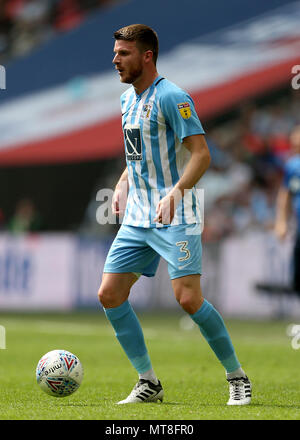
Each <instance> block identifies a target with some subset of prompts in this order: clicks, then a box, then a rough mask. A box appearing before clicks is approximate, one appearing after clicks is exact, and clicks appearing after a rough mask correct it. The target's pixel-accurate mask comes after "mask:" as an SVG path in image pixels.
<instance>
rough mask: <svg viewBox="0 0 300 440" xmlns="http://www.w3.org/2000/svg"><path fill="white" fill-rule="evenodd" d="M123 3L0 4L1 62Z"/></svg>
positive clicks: (17, 0) (20, 0)
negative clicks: (87, 18)
mask: <svg viewBox="0 0 300 440" xmlns="http://www.w3.org/2000/svg"><path fill="white" fill-rule="evenodd" d="M114 1H121V0H1V1H0V62H1V63H3V64H5V63H6V62H7V61H8V60H9V59H10V58H13V57H17V56H22V55H26V54H27V53H29V52H30V51H31V50H32V49H33V48H34V47H37V46H38V45H39V44H42V43H43V42H45V41H47V40H49V39H50V38H52V37H53V36H55V35H56V34H57V32H65V31H68V30H70V29H72V28H74V27H76V26H78V25H79V24H80V23H81V22H82V21H83V20H85V18H86V17H87V16H88V15H89V13H90V12H91V11H95V10H96V9H97V8H101V7H103V6H104V5H105V4H107V3H112V2H114Z"/></svg>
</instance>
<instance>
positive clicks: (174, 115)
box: [160, 91, 205, 142]
mask: <svg viewBox="0 0 300 440" xmlns="http://www.w3.org/2000/svg"><path fill="white" fill-rule="evenodd" d="M160 107H161V111H162V113H163V115H164V118H165V120H166V122H167V123H168V124H169V125H170V127H171V128H172V129H173V131H174V132H175V133H176V135H177V137H178V138H179V139H180V141H181V142H182V141H183V139H184V138H185V137H187V136H192V135H196V134H205V132H204V130H203V127H202V124H201V122H200V120H199V118H198V115H197V113H196V110H195V106H194V102H193V100H192V98H191V97H190V96H189V94H188V93H185V92H184V91H175V92H173V93H172V92H169V93H167V94H165V95H163V96H162V97H161V98H160Z"/></svg>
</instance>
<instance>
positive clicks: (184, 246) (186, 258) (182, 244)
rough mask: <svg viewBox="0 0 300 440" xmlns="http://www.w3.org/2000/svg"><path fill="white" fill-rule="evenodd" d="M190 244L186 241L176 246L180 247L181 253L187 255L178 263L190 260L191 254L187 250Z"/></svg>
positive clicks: (179, 259) (178, 242)
mask: <svg viewBox="0 0 300 440" xmlns="http://www.w3.org/2000/svg"><path fill="white" fill-rule="evenodd" d="M188 244H189V242H188V241H187V240H186V241H177V243H176V246H180V252H184V253H185V255H184V256H182V257H180V258H178V261H186V260H188V259H189V258H190V256H191V253H190V251H189V250H188V248H187V245H188Z"/></svg>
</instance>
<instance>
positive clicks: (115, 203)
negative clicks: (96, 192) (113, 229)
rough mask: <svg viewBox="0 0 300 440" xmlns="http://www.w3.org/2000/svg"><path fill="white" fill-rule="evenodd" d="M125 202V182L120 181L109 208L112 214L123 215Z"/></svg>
mask: <svg viewBox="0 0 300 440" xmlns="http://www.w3.org/2000/svg"><path fill="white" fill-rule="evenodd" d="M126 203H127V183H126V182H121V183H120V184H119V185H118V186H117V187H116V189H115V191H114V194H113V198H112V203H111V209H112V212H113V214H116V215H124V213H125V209H126Z"/></svg>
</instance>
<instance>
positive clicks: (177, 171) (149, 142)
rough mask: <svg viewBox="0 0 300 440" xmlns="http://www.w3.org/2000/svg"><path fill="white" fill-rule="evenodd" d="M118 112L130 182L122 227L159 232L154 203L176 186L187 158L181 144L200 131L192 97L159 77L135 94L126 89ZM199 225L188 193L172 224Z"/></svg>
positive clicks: (193, 199)
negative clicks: (120, 117) (137, 227)
mask: <svg viewBox="0 0 300 440" xmlns="http://www.w3.org/2000/svg"><path fill="white" fill-rule="evenodd" d="M121 108H122V126H123V133H124V143H125V154H126V163H127V167H128V181H129V193H128V199H127V205H126V212H125V215H124V218H123V224H126V225H131V226H139V227H145V228H149V227H160V226H161V225H159V224H157V223H155V222H154V221H153V219H154V218H155V216H156V207H157V204H158V202H159V200H160V199H161V198H163V197H164V196H165V195H166V194H167V193H168V192H169V191H170V190H171V189H172V188H173V187H174V186H175V184H176V183H177V182H178V180H179V179H180V177H181V176H182V174H183V172H184V170H185V167H186V165H187V163H188V161H189V159H190V156H191V153H190V152H189V151H188V149H187V148H185V147H184V146H183V145H182V141H183V139H184V138H185V137H187V136H191V135H196V134H204V130H203V128H202V125H201V122H200V121H199V118H198V116H197V113H196V111H195V108H194V103H193V100H192V98H191V97H190V96H189V95H188V93H186V92H185V91H183V90H182V89H180V88H179V87H177V86H176V85H175V84H173V83H172V82H170V81H168V80H167V79H165V78H162V77H161V76H158V77H157V78H156V79H155V81H154V82H153V84H152V85H151V86H150V87H148V88H147V89H146V90H145V91H144V92H143V93H141V94H140V95H137V94H136V92H135V90H134V87H133V86H131V87H130V88H129V89H127V90H126V91H125V92H124V93H123V94H122V96H121ZM200 222H201V211H200V204H199V198H198V196H197V192H196V188H192V189H191V190H190V191H189V192H188V194H186V195H185V196H184V198H183V200H182V201H181V202H180V203H179V204H178V206H177V209H176V213H175V216H174V219H173V221H172V223H171V225H179V224H191V223H200Z"/></svg>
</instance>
